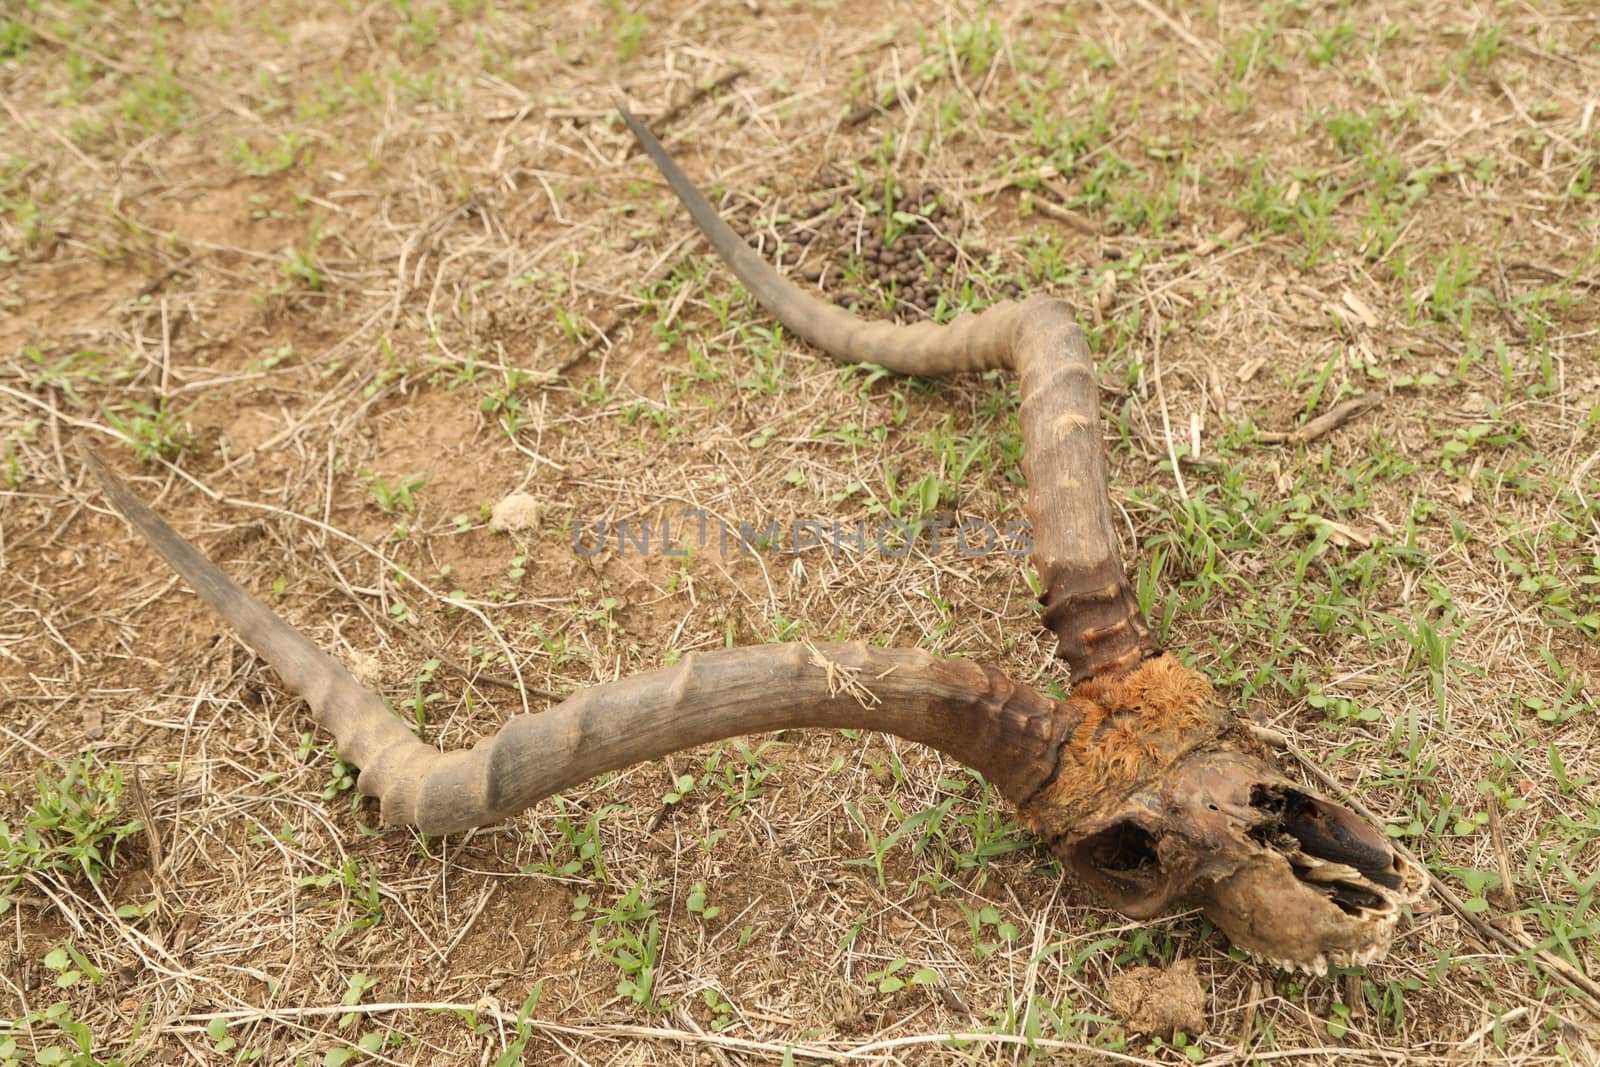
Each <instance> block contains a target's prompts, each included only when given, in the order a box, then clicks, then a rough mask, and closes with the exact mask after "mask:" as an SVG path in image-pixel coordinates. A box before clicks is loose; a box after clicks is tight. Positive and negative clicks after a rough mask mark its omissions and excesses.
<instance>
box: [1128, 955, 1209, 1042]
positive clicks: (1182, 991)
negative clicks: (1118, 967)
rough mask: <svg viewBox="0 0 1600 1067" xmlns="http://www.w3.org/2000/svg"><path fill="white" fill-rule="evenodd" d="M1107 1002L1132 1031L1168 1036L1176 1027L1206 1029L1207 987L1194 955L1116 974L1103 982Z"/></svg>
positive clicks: (1186, 1030) (1189, 1030)
mask: <svg viewBox="0 0 1600 1067" xmlns="http://www.w3.org/2000/svg"><path fill="white" fill-rule="evenodd" d="M1106 1002H1107V1003H1108V1004H1110V1005H1111V1010H1112V1011H1113V1012H1115V1013H1116V1014H1117V1015H1118V1016H1119V1017H1120V1018H1121V1019H1122V1021H1123V1023H1124V1024H1126V1026H1127V1027H1128V1029H1129V1030H1131V1031H1133V1032H1134V1033H1138V1034H1159V1035H1161V1036H1162V1037H1165V1038H1168V1039H1171V1037H1172V1035H1173V1034H1174V1033H1176V1032H1177V1031H1179V1030H1182V1031H1183V1032H1184V1033H1185V1034H1189V1035H1191V1036H1193V1035H1195V1034H1200V1033H1204V1032H1205V1029H1206V990H1205V987H1204V986H1202V985H1201V984H1200V979H1199V977H1198V975H1197V974H1196V967H1195V961H1194V960H1193V958H1190V959H1185V960H1178V961H1177V962H1176V963H1174V964H1173V965H1172V966H1171V967H1168V968H1166V969H1165V970H1163V969H1162V968H1160V967H1136V968H1134V969H1133V970H1131V971H1129V972H1127V973H1126V974H1119V975H1117V976H1116V977H1114V978H1112V979H1111V981H1110V982H1109V983H1108V984H1107V986H1106Z"/></svg>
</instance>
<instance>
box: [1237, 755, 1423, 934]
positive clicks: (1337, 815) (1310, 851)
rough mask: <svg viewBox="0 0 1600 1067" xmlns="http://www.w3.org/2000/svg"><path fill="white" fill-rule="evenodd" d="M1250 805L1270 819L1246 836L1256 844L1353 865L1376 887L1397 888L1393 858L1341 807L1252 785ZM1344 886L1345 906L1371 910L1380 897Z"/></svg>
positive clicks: (1298, 793) (1384, 845) (1291, 791)
mask: <svg viewBox="0 0 1600 1067" xmlns="http://www.w3.org/2000/svg"><path fill="white" fill-rule="evenodd" d="M1250 806H1251V807H1252V808H1254V809H1255V810H1257V811H1259V812H1262V813H1264V814H1266V815H1268V816H1270V818H1268V819H1266V820H1263V822H1262V823H1261V824H1260V825H1258V826H1257V827H1256V828H1255V829H1253V830H1252V831H1251V832H1250V836H1251V837H1253V838H1255V840H1256V841H1258V842H1260V843H1261V844H1263V845H1266V846H1267V847H1269V848H1275V849H1278V850H1279V851H1288V850H1291V849H1292V850H1294V851H1298V852H1301V853H1304V855H1305V856H1308V857H1313V858H1315V859H1318V860H1323V861H1326V862H1329V863H1339V864H1344V865H1345V866H1347V867H1354V868H1355V869H1356V870H1357V871H1359V872H1361V875H1362V877H1364V878H1365V879H1367V880H1369V881H1371V882H1373V883H1375V884H1377V885H1381V886H1383V887H1385V888H1387V889H1398V888H1400V883H1401V877H1400V873H1399V871H1398V870H1397V869H1396V868H1397V866H1398V858H1397V856H1396V854H1395V853H1394V852H1393V851H1392V850H1391V849H1390V848H1389V846H1388V844H1387V843H1386V842H1384V841H1383V840H1382V838H1379V837H1377V836H1376V835H1375V834H1374V833H1373V831H1372V830H1371V829H1370V828H1369V827H1367V825H1366V824H1365V823H1363V822H1362V821H1360V820H1359V819H1357V818H1356V817H1355V816H1354V815H1353V814H1352V813H1350V812H1348V811H1346V810H1345V809H1344V808H1343V807H1341V806H1339V805H1337V804H1332V803H1329V802H1327V801H1324V800H1321V799H1319V798H1317V797H1313V796H1311V795H1309V794H1307V793H1302V792H1301V791H1300V790H1298V789H1292V788H1289V787H1287V786H1265V785H1255V786H1252V787H1251V789H1250ZM1286 838H1287V840H1285V839H1286ZM1344 888H1345V890H1346V891H1347V893H1348V895H1350V896H1351V897H1353V898H1356V899H1352V900H1351V901H1349V902H1348V903H1349V904H1351V905H1352V906H1355V907H1374V906H1376V905H1377V904H1378V903H1379V902H1380V901H1381V899H1382V898H1381V897H1378V896H1377V895H1376V894H1373V893H1370V892H1367V891H1363V890H1359V889H1358V887H1355V886H1350V885H1348V884H1347V885H1345V886H1344Z"/></svg>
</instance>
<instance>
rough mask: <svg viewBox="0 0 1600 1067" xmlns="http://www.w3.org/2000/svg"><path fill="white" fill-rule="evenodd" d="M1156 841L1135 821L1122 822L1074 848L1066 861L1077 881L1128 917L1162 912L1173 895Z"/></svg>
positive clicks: (1152, 835)
mask: <svg viewBox="0 0 1600 1067" xmlns="http://www.w3.org/2000/svg"><path fill="white" fill-rule="evenodd" d="M1156 846H1157V837H1156V835H1155V834H1153V833H1151V832H1150V831H1149V830H1148V829H1147V828H1146V827H1145V826H1143V825H1142V824H1141V823H1139V822H1138V821H1137V820H1135V819H1119V820H1118V821H1116V822H1114V823H1112V824H1111V825H1110V826H1107V827H1106V828H1104V829H1103V830H1100V831H1098V832H1096V833H1093V834H1090V835H1089V836H1088V837H1085V838H1084V839H1083V840H1081V841H1079V842H1077V843H1076V844H1075V845H1073V846H1072V849H1071V850H1070V852H1069V853H1068V855H1067V857H1066V859H1067V862H1068V863H1069V864H1070V865H1071V866H1072V869H1073V870H1074V871H1075V872H1077V874H1078V877H1080V878H1082V879H1083V880H1084V881H1085V882H1087V883H1088V884H1089V885H1090V887H1091V888H1093V889H1095V890H1096V891H1097V892H1099V893H1101V894H1102V895H1104V896H1105V897H1107V898H1108V899H1109V900H1110V902H1111V904H1112V906H1113V907H1115V908H1116V909H1117V910H1118V911H1120V912H1122V913H1123V914H1125V915H1129V916H1131V917H1133V918H1136V919H1140V918H1146V917H1148V916H1150V915H1153V914H1155V913H1156V912H1157V911H1160V910H1161V908H1163V907H1164V906H1166V904H1167V903H1168V901H1169V898H1170V897H1171V896H1172V893H1173V884H1172V877H1171V875H1170V873H1169V872H1168V871H1167V870H1166V868H1165V866H1164V865H1163V864H1162V862H1161V857H1160V854H1159V853H1158V851H1157V847H1156Z"/></svg>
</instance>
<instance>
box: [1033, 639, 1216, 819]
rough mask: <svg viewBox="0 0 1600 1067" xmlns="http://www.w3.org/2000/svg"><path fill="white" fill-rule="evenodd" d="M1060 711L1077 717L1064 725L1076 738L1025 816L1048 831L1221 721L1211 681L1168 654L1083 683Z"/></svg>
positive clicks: (1149, 773)
mask: <svg viewBox="0 0 1600 1067" xmlns="http://www.w3.org/2000/svg"><path fill="white" fill-rule="evenodd" d="M1059 714H1063V715H1076V716H1077V722H1076V723H1075V724H1071V725H1068V724H1065V723H1064V724H1063V726H1064V727H1065V728H1066V729H1068V730H1070V732H1071V736H1070V738H1069V740H1068V741H1067V744H1066V750H1065V751H1064V752H1063V753H1062V757H1061V762H1062V766H1061V770H1060V772H1059V773H1058V774H1057V775H1056V779H1055V781H1053V782H1051V783H1050V784H1049V785H1048V786H1046V787H1045V788H1044V789H1042V790H1041V791H1040V792H1039V794H1038V795H1037V796H1036V797H1034V798H1033V800H1032V801H1031V802H1030V803H1029V804H1028V805H1027V810H1026V811H1023V812H1022V813H1021V814H1022V816H1023V818H1024V819H1026V820H1028V822H1029V823H1030V824H1031V825H1032V827H1033V828H1034V829H1035V830H1036V831H1038V832H1040V833H1042V834H1045V835H1052V832H1053V829H1054V827H1053V824H1057V823H1059V822H1060V821H1062V820H1064V819H1066V820H1072V821H1078V820H1080V819H1082V818H1084V817H1085V816H1087V815H1089V814H1090V813H1091V812H1093V811H1095V810H1097V809H1098V808H1099V807H1100V806H1101V805H1102V804H1103V803H1104V802H1105V800H1107V799H1110V798H1115V799H1118V800H1120V799H1122V798H1124V797H1126V796H1127V794H1128V793H1129V792H1130V791H1131V790H1132V789H1133V788H1134V787H1135V786H1137V785H1139V784H1140V783H1141V782H1146V781H1149V780H1151V779H1152V778H1155V777H1157V776H1158V775H1159V774H1160V773H1161V772H1162V771H1163V770H1164V769H1166V768H1167V767H1168V766H1170V765H1171V764H1172V763H1173V762H1174V761H1175V760H1176V759H1177V758H1178V757H1179V756H1181V755H1182V754H1183V753H1185V752H1188V751H1189V750H1190V749H1192V748H1194V746H1195V745H1196V744H1199V743H1201V742H1203V741H1206V740H1208V739H1210V738H1212V737H1215V736H1216V735H1217V734H1218V733H1219V732H1220V731H1221V729H1222V722H1223V718H1224V715H1223V712H1222V711H1221V709H1219V708H1218V707H1217V706H1216V700H1215V694H1214V691H1213V690H1212V687H1211V681H1210V679H1208V678H1206V677H1205V675H1203V674H1201V673H1200V672H1198V671H1196V670H1193V669H1191V668H1189V667H1186V666H1184V665H1183V664H1182V663H1180V662H1179V661H1178V659H1177V657H1175V656H1172V655H1170V654H1163V655H1160V656H1156V657H1154V658H1151V659H1147V660H1145V661H1144V662H1143V663H1141V664H1139V666H1137V667H1135V668H1134V669H1133V670H1131V671H1126V672H1120V673H1117V674H1112V675H1108V676H1102V677H1099V678H1092V679H1089V680H1088V681H1085V682H1083V683H1081V684H1080V685H1079V686H1078V688H1077V689H1076V690H1075V691H1074V692H1073V694H1072V696H1071V698H1070V699H1068V700H1067V701H1066V702H1065V703H1064V704H1063V705H1062V707H1061V711H1060V712H1059ZM1056 832H1058V831H1056Z"/></svg>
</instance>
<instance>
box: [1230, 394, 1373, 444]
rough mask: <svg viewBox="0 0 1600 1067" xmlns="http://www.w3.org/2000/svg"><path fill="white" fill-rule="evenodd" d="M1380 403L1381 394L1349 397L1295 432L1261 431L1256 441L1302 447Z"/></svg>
mask: <svg viewBox="0 0 1600 1067" xmlns="http://www.w3.org/2000/svg"><path fill="white" fill-rule="evenodd" d="M1381 403H1383V394H1382V393H1368V394H1367V395H1366V396H1357V397H1351V398H1350V399H1349V400H1345V401H1341V402H1340V403H1338V404H1335V405H1334V406H1333V407H1331V408H1329V409H1328V410H1327V411H1325V412H1323V413H1322V414H1321V415H1318V416H1317V417H1316V418H1314V419H1312V420H1311V421H1310V422H1308V423H1306V424H1305V425H1304V426H1302V427H1300V428H1299V429H1297V430H1289V431H1287V432H1284V431H1280V430H1263V431H1261V432H1260V433H1259V434H1257V435H1256V439H1257V440H1259V441H1260V442H1262V443H1263V444H1268V445H1303V444H1305V443H1306V442H1308V441H1315V440H1316V439H1317V438H1319V437H1321V436H1323V435H1324V434H1328V433H1332V432H1333V431H1334V430H1337V429H1338V428H1339V427H1341V426H1343V425H1344V424H1345V423H1347V422H1349V421H1350V420H1351V419H1353V418H1355V417H1356V416H1358V415H1362V414H1365V413H1366V412H1368V411H1370V410H1372V409H1373V408H1375V407H1377V406H1378V405H1379V404H1381Z"/></svg>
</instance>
